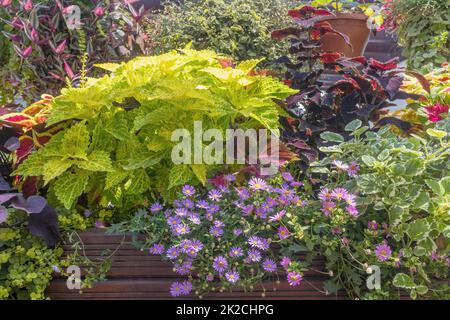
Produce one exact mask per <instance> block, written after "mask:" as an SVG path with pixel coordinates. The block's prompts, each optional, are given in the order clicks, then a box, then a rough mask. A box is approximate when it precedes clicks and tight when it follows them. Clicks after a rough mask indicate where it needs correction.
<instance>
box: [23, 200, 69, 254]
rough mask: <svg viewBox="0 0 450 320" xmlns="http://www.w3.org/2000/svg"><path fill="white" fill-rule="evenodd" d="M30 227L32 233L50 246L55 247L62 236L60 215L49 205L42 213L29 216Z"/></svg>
mask: <svg viewBox="0 0 450 320" xmlns="http://www.w3.org/2000/svg"><path fill="white" fill-rule="evenodd" d="M28 229H29V230H30V233H31V234H32V235H34V236H36V237H39V238H42V239H43V240H44V241H45V242H46V243H47V245H48V246H49V247H54V246H55V245H56V244H57V243H58V241H59V240H60V238H61V236H60V233H59V228H58V215H57V214H56V211H55V210H54V209H53V208H52V207H50V206H48V205H47V206H45V208H44V209H43V210H42V211H41V212H40V213H38V214H32V215H30V216H29V217H28Z"/></svg>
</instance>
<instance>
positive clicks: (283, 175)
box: [281, 171, 294, 182]
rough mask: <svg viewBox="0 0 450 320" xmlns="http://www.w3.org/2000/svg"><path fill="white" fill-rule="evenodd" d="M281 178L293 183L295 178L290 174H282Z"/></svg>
mask: <svg viewBox="0 0 450 320" xmlns="http://www.w3.org/2000/svg"><path fill="white" fill-rule="evenodd" d="M281 177H282V178H283V180H284V181H287V182H291V181H293V180H294V177H293V176H292V175H291V174H290V173H289V172H287V171H286V172H282V173H281Z"/></svg>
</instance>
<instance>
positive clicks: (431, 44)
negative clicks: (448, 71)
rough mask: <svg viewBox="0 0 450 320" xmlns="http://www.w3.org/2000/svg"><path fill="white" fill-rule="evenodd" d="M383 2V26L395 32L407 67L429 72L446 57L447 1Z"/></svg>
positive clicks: (449, 37) (449, 36) (449, 49)
mask: <svg viewBox="0 0 450 320" xmlns="http://www.w3.org/2000/svg"><path fill="white" fill-rule="evenodd" d="M385 5H386V9H385V14H386V23H385V25H386V26H387V28H388V29H390V30H392V31H395V33H396V34H397V36H398V41H399V43H400V45H401V46H403V47H404V51H403V55H404V56H405V57H406V58H407V59H408V67H409V68H410V69H416V70H422V71H426V72H430V71H431V70H432V69H433V66H437V65H440V64H441V63H443V62H445V61H446V60H447V59H448V56H449V54H450V2H449V1H448V0H390V1H386V4H385Z"/></svg>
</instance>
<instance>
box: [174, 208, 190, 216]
mask: <svg viewBox="0 0 450 320" xmlns="http://www.w3.org/2000/svg"><path fill="white" fill-rule="evenodd" d="M188 213H189V211H188V209H186V208H177V209H175V214H176V215H177V216H179V217H187V215H188Z"/></svg>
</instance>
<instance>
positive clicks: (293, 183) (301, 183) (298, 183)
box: [290, 181, 303, 188]
mask: <svg viewBox="0 0 450 320" xmlns="http://www.w3.org/2000/svg"><path fill="white" fill-rule="evenodd" d="M302 185H303V182H300V181H292V182H291V183H290V186H291V187H292V188H298V187H301V186H302Z"/></svg>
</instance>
